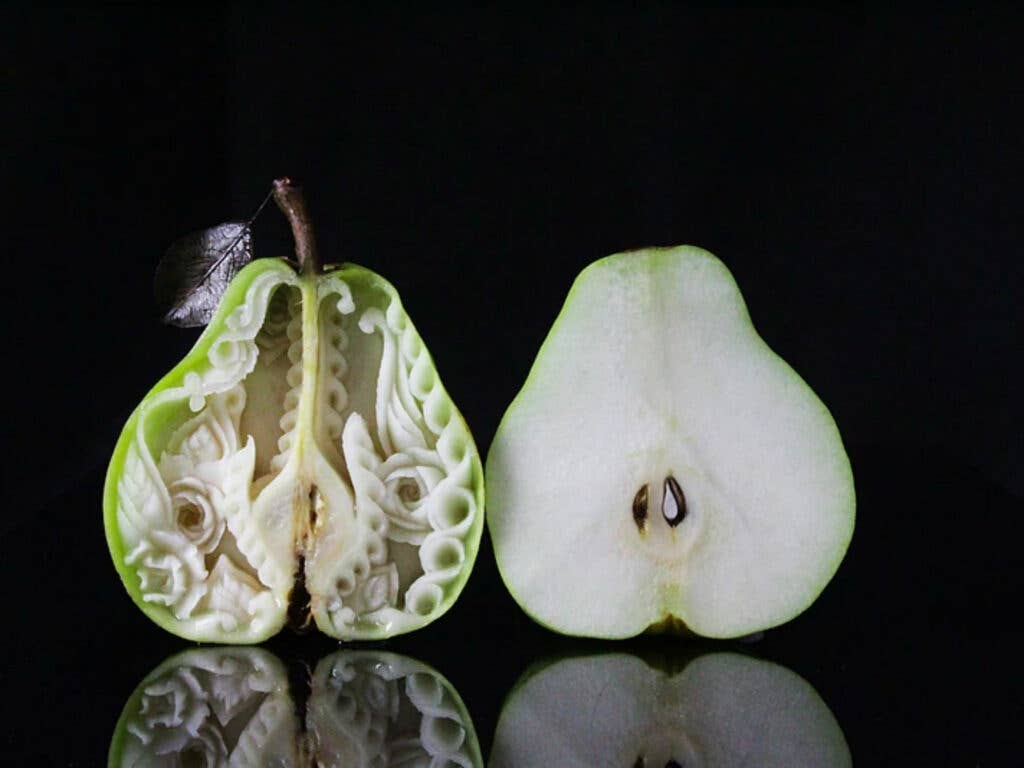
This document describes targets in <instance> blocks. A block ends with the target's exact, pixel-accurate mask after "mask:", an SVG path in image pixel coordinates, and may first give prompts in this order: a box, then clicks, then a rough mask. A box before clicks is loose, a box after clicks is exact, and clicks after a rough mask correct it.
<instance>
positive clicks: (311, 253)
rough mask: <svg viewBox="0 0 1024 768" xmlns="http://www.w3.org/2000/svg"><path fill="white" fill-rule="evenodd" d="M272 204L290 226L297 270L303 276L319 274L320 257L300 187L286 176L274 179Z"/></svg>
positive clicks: (311, 221) (311, 222)
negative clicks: (297, 262)
mask: <svg viewBox="0 0 1024 768" xmlns="http://www.w3.org/2000/svg"><path fill="white" fill-rule="evenodd" d="M274 202H275V203H277V207H278V208H280V209H281V213H283V214H284V215H285V218H287V219H288V224H289V225H291V228H292V237H293V238H295V257H296V258H297V259H298V260H299V270H300V271H301V272H302V274H304V275H315V274H317V273H318V272H320V256H319V254H318V252H317V249H316V237H315V235H314V234H313V220H312V219H311V218H310V217H309V208H308V207H307V206H306V197H305V195H303V194H302V187H300V186H297V185H296V184H295V183H294V182H293V181H292V180H291V179H289V178H288V177H287V176H285V177H283V178H280V179H274Z"/></svg>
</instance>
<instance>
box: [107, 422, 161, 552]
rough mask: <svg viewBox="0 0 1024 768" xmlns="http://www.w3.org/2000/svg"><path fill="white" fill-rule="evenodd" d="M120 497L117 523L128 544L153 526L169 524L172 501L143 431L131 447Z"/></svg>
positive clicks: (120, 480)
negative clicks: (143, 436)
mask: <svg viewBox="0 0 1024 768" xmlns="http://www.w3.org/2000/svg"><path fill="white" fill-rule="evenodd" d="M117 496H118V507H117V517H118V523H119V524H120V525H121V529H122V531H123V532H124V534H125V541H126V544H127V545H128V546H129V547H134V546H135V544H136V543H138V541H139V539H140V538H141V536H142V535H143V534H144V533H145V532H146V531H148V530H150V529H152V528H168V527H170V525H171V500H170V497H169V496H168V494H167V489H166V487H164V483H163V480H162V479H161V478H160V473H159V472H158V471H157V468H156V466H155V465H154V464H153V459H152V458H151V457H150V455H149V449H148V447H147V446H146V443H145V441H144V440H143V439H142V436H141V434H139V436H138V437H137V438H136V440H135V441H134V442H132V443H131V444H130V445H129V446H128V451H127V453H126V454H125V461H124V471H123V472H122V473H121V478H120V479H119V480H118V482H117ZM129 527H130V529H131V536H129V535H128V534H129V531H128V530H127V528H129Z"/></svg>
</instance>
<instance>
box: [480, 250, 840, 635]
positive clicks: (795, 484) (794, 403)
mask: <svg viewBox="0 0 1024 768" xmlns="http://www.w3.org/2000/svg"><path fill="white" fill-rule="evenodd" d="M486 482H487V489H488V500H489V512H488V520H489V523H488V524H489V529H490V532H491V538H492V539H493V542H494V551H495V556H496V559H497V562H498V567H499V569H500V571H501V574H502V577H503V579H504V580H505V584H506V585H507V586H508V588H509V590H510V592H511V593H512V595H513V596H514V597H515V598H516V600H517V601H518V602H519V604H520V605H521V606H522V608H523V609H524V610H525V611H526V612H527V613H528V614H530V615H531V616H532V617H533V618H534V619H536V620H537V621H538V622H540V623H541V624H544V625H546V626H548V627H550V628H552V629H554V630H557V631H560V632H564V633H566V634H572V635H584V636H595V637H608V638H616V637H630V636H633V635H636V634H639V633H641V632H644V631H645V630H648V629H665V628H669V629H676V630H689V631H690V632H694V633H696V634H699V635H704V636H708V637H735V636H740V635H745V634H748V633H751V632H756V631H758V630H762V629H765V628H768V627H772V626H775V625H778V624H781V623H783V622H785V621H788V620H789V619H791V618H793V617H794V616H796V615H797V614H799V613H800V612H801V611H803V610H804V609H805V608H807V607H808V606H809V605H810V604H811V603H812V602H813V601H814V600H815V599H816V598H817V596H818V595H819V594H820V593H821V591H822V590H823V589H824V587H825V585H826V584H827V583H828V581H829V580H830V579H831V578H832V576H833V575H834V574H835V572H836V569H837V568H838V567H839V563H840V561H841V560H842V558H843V555H844V554H845V552H846V549H847V547H848V545H849V542H850V537H851V536H852V533H853V524H854V507H855V502H854V489H853V475H852V473H851V470H850V462H849V459H848V458H847V456H846V453H845V451H844V449H843V444H842V441H841V439H840V436H839V431H838V429H837V428H836V425H835V422H834V421H833V420H832V417H831V415H830V414H829V412H828V409H827V408H826V407H825V406H824V405H823V404H822V402H821V401H820V400H819V399H818V398H817V396H815V394H814V392H812V391H811V389H810V388H809V387H808V386H807V384H805V383H804V381H803V380H802V379H801V378H800V376H798V375H797V374H796V373H795V372H794V371H793V369H792V368H790V367H789V366H788V365H787V364H786V363H785V361H783V360H782V359H781V358H780V357H779V356H778V355H776V354H775V353H774V352H773V351H772V350H771V349H769V348H768V346H767V345H766V344H765V343H764V341H763V340H762V339H761V337H760V336H758V334H757V331H755V330H754V327H753V325H752V323H751V320H750V316H749V315H748V313H747V309H746V305H745V304H744V302H743V297H742V295H741V294H740V291H739V288H738V287H737V286H736V283H735V281H734V280H733V278H732V275H731V274H730V273H729V270H728V269H726V267H725V265H723V264H722V262H720V261H719V260H718V259H716V258H715V257H714V256H712V255H711V254H710V253H708V252H707V251H704V250H701V249H699V248H694V247H689V246H683V247H678V248H652V249H647V250H642V251H634V252H629V253H622V254H617V255H614V256H609V257H608V258H605V259H602V260H600V261H597V262H595V263H594V264H592V265H590V266H589V267H588V268H587V269H585V270H584V271H583V272H582V273H581V274H580V276H579V277H578V278H577V279H576V282H575V284H574V285H573V287H572V289H571V290H570V292H569V296H568V298H567V299H566V301H565V305H564V307H563V308H562V311H561V314H560V315H559V316H558V319H557V320H556V321H555V324H554V327H553V328H552V329H551V331H550V333H549V334H548V337H547V339H546V340H545V342H544V345H543V346H542V348H541V350H540V352H539V353H538V355H537V359H536V361H535V362H534V365H533V368H532V370H531V371H530V375H529V378H528V379H527V381H526V384H525V385H524V386H523V388H522V390H521V391H520V393H519V395H518V396H517V397H516V399H515V401H514V402H513V403H512V405H511V406H510V407H509V409H508V411H507V412H506V414H505V417H504V419H503V420H502V422H501V425H500V427H499V428H498V432H497V434H496V435H495V438H494V442H493V444H492V446H491V449H490V453H489V455H488V458H487V470H486Z"/></svg>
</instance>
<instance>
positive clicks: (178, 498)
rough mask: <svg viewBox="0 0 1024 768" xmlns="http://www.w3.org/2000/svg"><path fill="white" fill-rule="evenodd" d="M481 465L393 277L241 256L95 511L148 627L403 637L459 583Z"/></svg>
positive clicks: (122, 454)
mask: <svg viewBox="0 0 1024 768" xmlns="http://www.w3.org/2000/svg"><path fill="white" fill-rule="evenodd" d="M483 504H484V499H483V473H482V469H481V466H480V459H479V456H478V453H477V450H476V447H475V445H474V443H473V438H472V436H471V435H470V432H469V430H468V428H467V427H466V425H465V423H464V421H463V419H462V417H461V415H460V414H459V412H458V410H457V409H456V407H455V405H454V404H453V403H452V401H451V398H450V397H449V396H448V394H447V392H446V391H445V389H444V387H443V386H442V384H441V381H440V379H439V377H438V374H437V371H436V369H435V367H434V363H433V361H432V359H431V356H430V354H429V352H428V351H427V349H426V347H425V346H424V344H423V341H422V340H421V338H420V336H419V334H418V333H417V332H416V329H415V328H414V327H413V324H412V321H411V320H410V319H409V317H408V316H407V315H406V313H405V310H404V309H403V307H402V302H401V300H400V299H399V296H398V293H397V292H396V291H395V289H394V288H393V287H392V286H391V285H390V284H389V283H388V282H387V281H386V280H384V279H383V278H382V277H380V276H379V275H377V274H375V273H373V272H371V271H370V270H368V269H365V268H362V267H358V266H353V265H343V266H342V267H339V268H335V269H328V270H326V271H323V272H319V271H315V270H309V269H303V270H302V271H301V272H296V270H295V269H293V268H292V267H291V266H290V265H289V264H288V263H286V262H285V261H284V260H276V259H262V260H258V261H255V262H253V263H252V264H250V265H249V266H247V267H245V268H244V269H243V270H242V271H241V272H239V273H238V274H237V275H236V276H235V278H234V279H233V280H232V282H231V284H230V286H229V287H228V290H227V292H226V293H225V294H224V296H223V298H222V299H221V302H220V305H219V307H218V309H217V312H216V314H215V316H214V317H213V320H212V321H211V322H210V324H209V325H208V327H207V328H206V330H205V331H204V333H203V334H202V336H201V337H200V338H199V340H198V341H197V343H196V345H195V347H194V348H193V349H192V351H191V352H189V354H188V355H187V356H186V358H185V359H184V360H183V361H182V362H181V363H180V364H179V365H178V366H176V367H175V368H174V369H173V370H172V371H171V372H170V373H168V374H167V375H166V376H165V377H164V378H163V379H162V380H161V381H160V382H159V383H158V384H157V385H156V386H155V387H154V388H153V389H152V390H151V391H150V392H149V394H147V395H146V396H145V398H144V399H143V400H142V403H141V404H140V405H139V406H138V408H136V410H135V412H134V413H133V414H132V415H131V417H130V418H129V419H128V423H127V424H126V425H125V427H124V430H123V432H122V433H121V437H120V440H119V441H118V443H117V447H116V448H115V450H114V454H113V458H112V459H111V462H110V467H109V469H108V472H107V478H106V485H105V488H104V523H105V528H106V535H107V541H108V544H109V547H110V552H111V555H112V557H113V560H114V564H115V566H116V568H117V570H118V572H119V573H120V575H121V578H122V580H123V582H124V585H125V587H126V588H127V590H128V593H129V594H130V595H131V597H132V599H133V600H134V601H135V602H136V603H137V604H138V605H139V607H141V608H142V610H143V611H144V612H145V613H146V615H148V616H149V617H150V618H151V619H152V620H153V621H155V622H156V623H157V624H159V625H160V626H161V627H163V628H165V629H167V630H168V631H170V632H173V633H174V634H176V635H179V636H181V637H185V638H189V639H192V640H199V641H216V642H227V643H255V642H259V641H261V640H263V639H265V638H267V637H269V636H271V635H273V634H275V633H276V632H278V631H279V630H280V629H281V628H282V627H283V626H285V624H286V622H287V621H288V619H289V615H288V614H289V604H290V603H291V604H292V606H293V610H292V615H291V617H290V618H291V622H292V623H293V624H299V625H302V624H304V623H308V621H309V620H310V617H311V618H312V620H314V621H315V622H316V625H317V626H318V627H319V628H320V629H321V630H322V631H323V632H325V633H327V634H329V635H331V636H333V637H337V638H342V639H346V640H351V639H376V638H381V637H387V636H392V635H396V634H400V633H403V632H409V631H412V630H415V629H417V628H419V627H421V626H423V625H425V624H427V623H428V622H430V621H433V620H434V619H436V618H437V617H438V616H440V615H441V614H442V613H444V612H445V611H446V610H447V609H448V608H449V607H450V606H451V605H452V603H453V602H454V601H455V599H456V597H457V596H458V594H459V592H460V591H461V590H462V587H463V585H464V584H465V582H466V579H467V578H468V576H469V573H470V569H471V568H472V565H473V561H474V559H475V557H476V553H477V549H478V547H479V542H480V535H481V531H482V526H483V511H484V507H483Z"/></svg>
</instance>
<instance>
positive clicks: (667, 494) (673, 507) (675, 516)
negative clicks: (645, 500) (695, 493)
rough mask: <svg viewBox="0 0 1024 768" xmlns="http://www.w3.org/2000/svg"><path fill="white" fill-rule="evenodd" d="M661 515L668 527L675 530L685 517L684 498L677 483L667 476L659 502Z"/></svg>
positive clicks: (670, 476)
mask: <svg viewBox="0 0 1024 768" xmlns="http://www.w3.org/2000/svg"><path fill="white" fill-rule="evenodd" d="M661 514H662V515H663V516H664V518H665V522H667V523H668V524H669V525H670V526H672V527H673V528H675V527H676V526H677V525H679V524H680V523H681V522H683V518H684V517H686V497H685V496H683V489H682V488H681V487H680V486H679V482H678V481H677V480H676V479H675V478H674V477H672V475H669V476H668V477H666V478H665V490H664V496H663V498H662V500H661Z"/></svg>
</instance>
